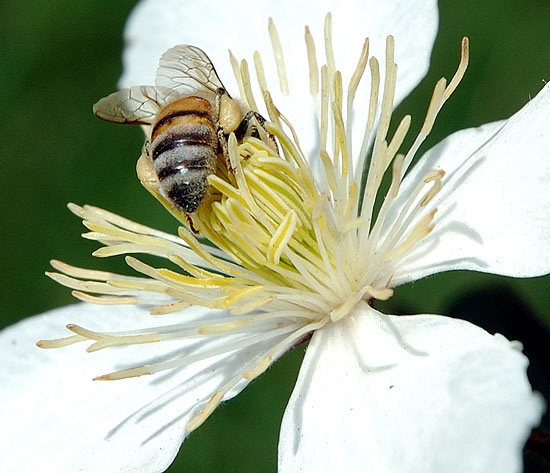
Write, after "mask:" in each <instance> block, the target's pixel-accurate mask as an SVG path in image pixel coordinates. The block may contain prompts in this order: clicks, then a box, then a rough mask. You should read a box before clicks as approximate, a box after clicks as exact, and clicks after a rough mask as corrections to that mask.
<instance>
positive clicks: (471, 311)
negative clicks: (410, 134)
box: [0, 0, 550, 472]
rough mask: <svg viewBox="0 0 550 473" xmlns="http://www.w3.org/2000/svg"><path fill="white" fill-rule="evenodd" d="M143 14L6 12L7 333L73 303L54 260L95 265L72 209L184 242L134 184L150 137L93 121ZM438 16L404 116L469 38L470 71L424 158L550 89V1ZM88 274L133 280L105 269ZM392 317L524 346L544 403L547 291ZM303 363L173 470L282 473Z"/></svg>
mask: <svg viewBox="0 0 550 473" xmlns="http://www.w3.org/2000/svg"><path fill="white" fill-rule="evenodd" d="M135 3H136V2H135V1H133V0H117V1H116V2H114V1H106V0H95V1H94V2H74V1H71V0H48V1H45V0H33V1H32V2H16V1H11V2H10V1H6V0H4V1H2V2H1V9H2V15H1V16H0V48H1V51H0V70H1V71H2V74H0V110H1V111H2V120H1V121H0V136H2V137H3V139H2V141H1V142H0V162H1V172H0V185H1V189H2V199H1V200H0V218H1V222H2V227H1V234H0V235H1V236H0V238H1V239H0V243H1V245H2V248H1V249H2V253H3V255H4V256H3V261H4V263H3V264H4V270H2V271H1V272H0V300H2V309H1V314H0V315H1V316H0V327H3V326H6V325H9V324H11V323H14V322H16V321H17V320H19V319H22V318H24V317H27V316H30V315H32V314H35V313H38V312H43V311H45V310H47V309H51V308H54V307H58V306H60V305H64V304H69V303H71V302H73V299H72V297H71V296H70V293H69V291H68V290H67V289H65V288H63V287H61V286H58V285H56V284H55V283H53V282H52V281H50V280H49V279H48V278H46V277H44V275H43V273H44V271H45V270H47V269H48V261H49V259H50V258H59V259H62V260H64V261H68V262H71V263H72V264H76V265H82V266H88V267H90V266H93V265H94V263H97V262H94V261H92V259H91V258H90V256H89V252H91V251H93V249H95V247H94V245H92V244H91V243H89V242H86V241H84V240H82V239H80V238H79V234H80V233H81V231H82V227H81V225H80V223H79V221H78V219H77V218H76V217H74V216H72V214H70V213H69V212H68V211H67V210H66V209H65V205H66V203H67V202H69V201H74V202H76V203H81V204H82V203H91V204H94V205H98V206H101V207H105V208H108V209H109V210H112V211H114V212H116V213H119V214H121V215H124V216H127V217H129V218H133V219H136V220H138V221H140V222H142V223H146V224H148V225H150V226H153V227H157V228H162V229H165V230H167V231H174V230H175V228H176V226H175V222H174V221H173V220H172V219H171V218H170V217H169V216H168V215H167V214H166V213H164V212H162V211H160V206H159V205H158V204H157V203H156V202H154V201H153V199H151V198H150V197H149V195H148V194H147V192H145V191H144V190H143V189H141V187H140V185H139V183H138V181H137V179H136V177H135V161H136V158H137V156H138V154H139V150H140V147H141V145H142V137H141V132H140V131H139V130H138V129H133V128H131V127H130V128H128V127H123V128H119V127H117V126H112V125H110V124H107V123H103V122H100V121H99V120H97V119H95V118H94V117H93V115H92V113H91V105H92V104H93V103H94V102H95V101H96V100H97V99H98V98H100V97H102V96H104V95H105V94H106V93H108V92H110V91H112V90H115V88H116V81H117V78H118V77H119V75H120V72H121V64H120V53H121V49H122V30H123V26H124V22H125V19H126V16H127V14H128V13H129V11H130V10H131V8H132V7H133V6H134V4H135ZM335 13H336V12H335ZM440 15H441V19H440V31H439V36H438V39H437V42H436V45H435V49H434V53H433V61H432V66H431V69H430V72H429V75H428V77H427V78H426V79H425V80H424V81H423V82H422V84H421V85H420V86H419V87H418V88H417V89H416V90H415V91H414V93H413V94H412V95H411V96H410V97H409V98H408V99H407V100H406V101H405V102H404V103H403V104H402V105H401V106H400V108H399V110H398V113H397V116H398V117H399V116H402V115H403V114H406V113H411V114H412V115H413V127H416V128H419V126H420V124H421V121H422V119H423V114H424V112H425V110H426V107H427V104H428V100H429V97H430V94H431V89H432V87H433V85H434V83H435V81H436V80H437V79H438V78H439V77H441V76H446V77H450V76H452V74H453V73H454V70H455V67H456V64H457V61H458V55H459V45H460V39H461V38H462V36H469V37H470V41H471V61H470V67H469V70H468V72H467V75H466V78H465V79H464V81H463V83H462V85H461V86H460V87H459V89H458V90H457V92H456V93H455V94H454V96H453V97H452V99H451V100H450V101H449V103H448V104H447V105H446V106H445V108H444V110H443V112H442V113H441V115H440V117H439V119H438V121H437V122H436V127H435V129H434V132H433V135H432V136H431V137H430V139H429V140H430V141H429V143H428V145H427V146H431V145H433V144H435V143H436V142H437V141H439V140H440V139H441V138H443V137H444V136H446V135H447V134H449V133H450V132H452V131H455V130H458V129H461V128H466V127H471V126H477V125H480V124H482V123H486V122H490V121H494V120H498V119H502V118H506V117H509V116H510V115H511V114H513V113H514V112H515V111H517V110H518V109H519V108H521V107H522V106H523V105H524V104H525V103H526V102H527V101H528V100H529V98H530V97H533V96H534V95H535V94H536V93H537V92H538V91H539V90H540V89H541V88H542V86H543V85H544V81H545V80H548V79H549V77H550V43H549V42H548V25H549V24H550V3H548V2H546V1H543V0H538V1H537V0H528V1H523V2H518V1H513V0H485V1H484V2H479V1H475V0H464V1H461V2H456V1H453V0H442V1H441V2H440ZM549 133H550V129H549ZM526 152H529V150H526ZM549 154H550V152H549ZM549 159H550V156H549ZM495 178H498V176H496V177H495ZM545 198H547V196H545ZM510 251H528V249H518V248H513V247H511V248H510ZM94 267H96V268H99V267H101V268H102V269H112V270H116V269H117V268H122V267H123V266H122V264H121V263H120V262H117V261H105V260H103V261H102V262H101V264H96V265H95V266H94ZM385 309H386V310H388V311H390V312H393V313H417V312H428V313H442V314H451V315H456V316H461V317H464V318H469V319H471V320H473V321H475V322H476V323H478V324H479V325H481V326H483V327H485V328H486V329H488V330H490V331H501V332H503V333H505V335H506V336H508V337H509V338H519V339H521V340H522V341H523V342H524V343H525V345H526V352H527V354H528V355H530V357H531V359H532V364H533V365H534V368H535V369H536V370H538V374H537V373H534V374H531V375H532V379H533V383H534V385H535V387H536V388H537V389H540V390H543V391H545V390H547V389H548V386H547V385H545V384H544V383H545V381H544V376H540V373H543V374H544V371H545V370H546V369H547V366H545V363H548V361H547V359H546V358H547V357H545V356H544V353H545V351H544V348H545V347H546V346H547V343H546V345H545V342H547V341H548V326H549V325H550V278H549V277H544V278H537V279H529V280H512V279H507V278H502V277H497V276H492V275H480V274H473V273H466V272H458V273H452V274H443V275H438V276H434V277H431V278H428V279H426V280H423V281H419V282H417V283H415V284H413V285H410V286H408V287H404V288H400V289H399V290H397V291H396V295H395V296H394V297H393V298H392V299H391V300H390V301H389V303H387V304H386V307H385ZM537 324H540V325H537ZM544 324H546V325H544ZM537 336H538V337H539V338H536V337H537ZM533 337H535V338H533ZM544 337H546V338H544ZM37 338H40V334H37ZM541 347H542V348H543V349H542V350H541V351H540V352H539V348H541ZM303 351H304V349H303V347H300V348H298V349H296V350H295V351H294V352H293V353H291V354H290V356H287V357H285V359H284V360H282V361H280V362H279V363H277V364H276V366H275V367H273V368H272V369H271V370H270V371H269V372H268V373H267V374H266V375H264V376H262V377H261V379H260V380H258V381H256V382H254V383H252V385H251V386H250V387H249V388H247V389H246V390H245V391H244V392H243V393H242V394H241V395H240V396H239V397H238V399H236V400H233V401H231V402H229V403H227V404H226V405H224V406H222V407H221V408H220V409H219V410H218V412H217V413H215V414H214V415H213V417H212V418H211V419H210V420H209V421H208V422H207V423H206V424H205V425H204V426H203V427H201V428H200V429H199V431H198V432H196V433H194V434H193V435H192V436H191V438H190V439H188V440H187V441H186V442H185V445H184V447H183V448H182V452H181V454H180V455H179V457H178V461H177V462H176V463H175V464H174V465H173V466H172V467H171V468H170V470H169V471H170V472H177V471H193V472H208V471H210V472H211V471H240V472H247V471H250V472H253V471H254V472H257V471H262V472H264V471H266V472H267V471H275V468H276V458H277V438H278V429H279V425H280V419H281V416H282V413H283V410H284V406H285V404H286V401H287V399H288V397H289V395H290V392H291V390H292V386H293V383H294V380H295V378H296V375H297V370H298V367H299V363H300V360H301V356H302V354H303ZM539 378H540V379H539ZM538 383H540V384H538ZM546 383H547V381H546ZM546 393H548V391H546ZM533 468H535V469H536V466H533ZM533 471H535V470H533Z"/></svg>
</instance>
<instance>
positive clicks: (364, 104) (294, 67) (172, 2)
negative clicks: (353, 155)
mask: <svg viewBox="0 0 550 473" xmlns="http://www.w3.org/2000/svg"><path fill="white" fill-rule="evenodd" d="M328 12H331V13H332V23H333V34H332V39H333V47H334V57H335V64H336V68H337V69H338V70H340V71H341V72H342V77H343V84H344V87H347V85H348V83H349V80H350V78H351V76H352V74H353V72H354V70H355V67H356V64H357V61H358V59H359V55H360V52H361V48H362V45H363V41H364V39H365V38H366V37H367V36H368V37H369V38H370V45H371V46H370V53H371V56H372V55H374V56H376V57H377V58H378V59H379V61H380V64H381V70H382V73H383V71H384V61H385V59H384V58H385V42H386V37H387V36H388V35H390V34H391V35H393V36H394V37H395V43H396V52H395V61H396V62H397V64H398V66H399V78H398V81H397V89H396V95H395V96H396V99H395V101H396V104H397V103H399V102H400V101H401V100H402V99H403V98H404V97H405V96H406V95H408V93H409V92H410V91H411V90H412V89H413V88H414V87H415V86H416V85H417V84H418V83H419V82H420V80H421V79H422V77H424V75H425V74H426V72H427V70H428V67H429V60H430V55H431V50H432V45H433V42H434V40H435V35H436V32H437V23H438V13H437V5H436V2H435V1H434V0H429V1H426V0H415V1H396V0H394V1H385V2H380V1H377V0H340V1H328V0H325V1H321V2H318V1H315V2H314V1H311V0H308V1H305V2H304V1H303V2H295V1H293V0H279V1H276V2H264V1H258V2H245V1H242V0H236V1H233V2H226V3H220V4H218V3H212V2H206V1H204V0H193V1H181V0H144V1H142V2H141V3H140V4H139V5H138V6H137V7H136V9H135V10H134V12H133V13H132V15H131V16H130V19H129V21H128V24H127V28H126V34H125V36H126V41H127V47H126V49H125V51H124V74H123V76H122V78H121V80H120V86H121V87H129V86H132V85H141V84H152V83H153V81H154V77H155V70H156V68H157V65H158V59H159V57H160V55H161V54H162V53H163V52H164V51H165V50H166V49H168V48H169V47H172V46H174V45H175V44H179V43H190V44H194V45H196V46H198V47H200V48H202V49H203V50H205V51H206V52H207V54H208V55H209V57H210V59H211V60H212V62H213V64H214V65H215V66H216V69H217V72H218V74H219V76H220V78H221V79H222V81H223V82H224V84H225V86H226V87H227V88H228V90H229V91H230V93H232V94H233V95H236V94H238V88H237V86H236V83H235V80H234V78H233V71H232V69H231V67H230V63H229V61H228V54H227V50H228V49H231V51H232V52H233V53H234V54H235V56H236V57H237V58H238V59H243V58H244V59H246V60H247V61H248V62H249V65H250V71H251V75H252V76H253V83H255V82H256V81H255V79H254V78H255V72H254V61H253V53H254V51H259V52H260V53H261V55H262V60H263V65H264V69H265V76H266V78H267V82H268V87H269V90H270V92H271V93H272V95H273V99H274V102H275V104H276V105H277V107H278V108H279V109H280V110H281V111H282V113H283V114H284V115H285V116H286V117H287V118H288V119H289V120H290V121H291V123H292V124H293V126H294V127H295V128H296V130H297V132H298V137H299V139H300V142H301V144H302V146H303V148H304V152H305V153H306V155H308V156H311V155H314V156H317V153H318V143H317V141H316V139H317V138H316V131H315V128H314V126H313V125H314V120H313V117H314V114H313V112H312V105H313V101H312V99H311V96H310V87H309V70H308V60H307V55H306V46H305V41H304V26H305V25H309V27H310V29H311V32H312V35H313V38H314V40H315V43H316V51H317V61H318V64H319V67H320V66H321V65H322V64H325V63H326V61H327V59H326V57H325V53H324V34H323V28H324V26H323V25H324V21H325V15H326V14H327V13H328ZM268 18H273V20H274V22H275V25H276V27H277V29H278V32H279V37H280V39H281V44H282V49H283V55H284V60H285V61H284V62H285V64H286V73H287V80H288V84H289V92H290V94H289V95H285V94H283V93H281V89H280V86H279V81H278V79H277V77H278V74H277V69H276V66H275V60H274V58H273V50H272V46H271V43H270V39H269V35H268ZM367 70H368V67H367ZM367 76H368V74H367V73H365V74H364V79H363V84H362V85H361V86H360V87H359V89H358V92H357V96H356V101H355V104H356V107H357V108H356V112H360V113H359V114H360V115H361V114H366V112H367V108H368V102H369V90H370V80H369V78H368V77H367ZM382 77H383V76H382ZM382 81H383V79H382ZM254 89H255V97H256V102H257V109H258V111H260V113H262V114H264V115H265V114H266V113H265V109H264V107H263V105H262V98H261V94H260V93H259V89H258V88H256V87H254ZM353 128H354V132H353V136H354V138H355V140H357V142H358V144H357V145H356V148H357V151H358V149H359V146H360V144H361V140H362V136H363V134H364V129H365V121H363V120H362V119H357V120H356V121H355V123H354V127H353Z"/></svg>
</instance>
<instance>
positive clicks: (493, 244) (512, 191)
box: [394, 86, 550, 285]
mask: <svg viewBox="0 0 550 473" xmlns="http://www.w3.org/2000/svg"><path fill="white" fill-rule="evenodd" d="M548 117H550V86H546V87H545V88H544V89H543V90H542V91H541V92H540V93H539V94H538V95H537V96H536V97H535V98H534V99H533V100H531V101H530V102H529V103H528V104H527V105H526V106H525V107H524V108H523V109H522V110H520V111H519V112H518V113H516V114H515V115H514V116H512V117H511V118H510V119H508V120H507V121H505V122H498V123H491V124H488V125H483V126H482V127H480V128H475V129H473V128H472V129H469V130H463V131H460V132H458V133H455V134H453V135H451V136H449V137H448V138H447V139H445V140H444V141H443V142H441V143H440V144H439V145H437V146H436V147H434V148H433V149H432V150H431V151H429V152H428V153H426V155H425V156H423V157H422V158H421V160H420V161H419V163H418V166H416V167H415V168H414V169H413V170H412V171H411V173H410V175H409V176H408V177H407V178H406V182H405V184H404V186H403V195H406V194H407V192H406V189H407V188H410V187H411V185H413V184H414V183H415V182H417V181H418V179H419V178H421V177H422V176H423V175H424V174H425V173H426V172H427V171H428V170H430V169H443V170H444V171H445V172H446V176H445V178H444V180H443V188H442V191H441V192H440V194H438V196H437V197H436V199H434V201H433V202H432V203H431V204H430V205H429V206H428V208H427V211H429V210H431V209H432V208H435V207H437V208H438V211H437V214H436V218H435V230H434V231H433V232H432V233H431V234H430V235H428V236H427V237H426V238H425V240H424V242H423V243H422V244H420V245H418V247H417V248H416V251H415V253H414V254H413V255H411V257H410V258H409V259H408V261H407V262H406V263H405V264H402V265H400V267H398V268H396V269H395V271H396V273H395V277H394V283H395V284H396V285H398V284H401V283H403V282H407V281H411V280H415V279H419V278H421V277H424V276H427V275H430V274H434V273H437V272H442V271H448V270H453V269H472V270H477V271H483V272H490V273H495V274H502V275H508V276H516V277H531V276H539V275H542V274H546V273H548V272H550V245H549V244H548V241H549V240H548V239H549V236H550V159H548V149H550V133H549V132H548V126H547V122H548ZM400 205H402V201H397V202H396V206H395V209H394V210H396V209H397V208H398V207H399V206H400Z"/></svg>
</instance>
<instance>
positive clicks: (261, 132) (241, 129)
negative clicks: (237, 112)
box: [235, 110, 279, 154]
mask: <svg viewBox="0 0 550 473" xmlns="http://www.w3.org/2000/svg"><path fill="white" fill-rule="evenodd" d="M265 122H266V119H265V118H264V117H262V116H261V115H260V114H259V113H258V112H255V111H254V110H250V111H249V112H247V114H246V115H245V116H244V118H243V119H242V121H241V123H240V125H239V126H238V127H237V129H236V130H235V137H236V138H237V140H239V141H242V140H243V139H244V138H246V137H247V136H252V137H254V138H257V139H259V140H261V141H263V142H264V143H266V144H267V145H268V146H269V147H270V148H271V149H273V151H275V152H276V153H277V154H279V148H278V147H277V142H276V141H275V137H274V136H273V135H272V134H271V133H268V132H267V131H266V129H265V127H264V125H265Z"/></svg>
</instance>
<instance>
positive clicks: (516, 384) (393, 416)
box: [279, 305, 543, 473]
mask: <svg viewBox="0 0 550 473" xmlns="http://www.w3.org/2000/svg"><path fill="white" fill-rule="evenodd" d="M390 324H392V325H393V327H394V329H395V330H396V331H397V333H399V335H400V336H401V337H402V339H401V340H399V339H397V338H396V336H395V333H394V332H393V331H392V329H391V328H390V327H391V326H392V325H390ZM518 345H519V344H518V343H517V342H516V343H510V342H508V341H507V340H506V339H505V338H504V337H502V336H500V335H496V336H492V335H490V334H488V333H487V332H485V331H484V330H482V329H480V328H479V327H476V326H475V325H472V324H470V323H468V322H465V321H462V320H454V319H450V318H446V317H442V316H436V315H418V316H404V317H397V316H385V315H382V314H379V313H377V312H376V311H374V310H373V309H370V308H367V307H366V305H363V307H362V308H360V309H359V310H358V311H357V312H356V313H355V314H353V315H352V316H350V317H349V318H347V319H345V320H343V321H342V323H338V324H335V325H331V326H327V327H326V328H323V329H322V330H319V331H318V332H316V333H315V334H314V336H313V339H312V340H311V342H310V345H309V347H308V350H307V354H306V357H305V360H304V363H303V365H302V369H301V371H300V375H299V378H298V382H297V384H296V387H295V390H294V392H293V394H292V397H291V399H290V402H289V405H288V407H287V409H286V412H285V415H284V418H283V425H282V428H281V437H280V444H279V467H280V469H279V471H280V472H282V473H286V472H293V473H296V472H315V473H322V472H334V471H345V472H347V473H353V472H365V471H368V472H369V473H386V472H399V473H409V472H410V473H418V472H422V473H440V472H442V471H445V472H449V473H454V472H456V473H463V472H466V471H467V472H468V473H485V472H488V471H498V472H499V473H508V472H510V473H512V472H518V471H520V470H521V453H522V447H523V444H524V442H525V440H526V438H527V436H528V433H529V432H530V429H531V428H532V426H534V425H536V424H537V423H538V422H539V420H540V416H541V414H542V410H543V406H542V404H543V402H542V400H541V399H540V397H539V396H537V395H535V394H533V393H532V391H531V387H530V386H529V383H528V381H527V377H526V373H525V370H526V367H527V363H528V361H527V359H526V358H525V356H523V355H522V354H521V352H520V351H519V349H518ZM422 352H424V354H423V353H422Z"/></svg>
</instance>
